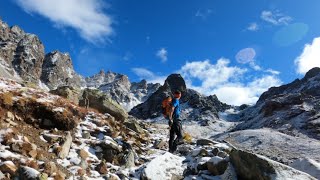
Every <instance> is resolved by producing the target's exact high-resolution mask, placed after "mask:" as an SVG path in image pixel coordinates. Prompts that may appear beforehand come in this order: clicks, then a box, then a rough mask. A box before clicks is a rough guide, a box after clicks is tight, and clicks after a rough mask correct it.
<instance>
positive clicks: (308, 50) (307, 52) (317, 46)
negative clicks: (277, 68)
mask: <svg viewBox="0 0 320 180" xmlns="http://www.w3.org/2000/svg"><path fill="white" fill-rule="evenodd" d="M294 62H295V65H296V72H297V73H299V74H304V73H306V72H307V71H309V70H310V69H312V68H313V67H320V37H317V38H314V39H313V42H312V44H306V45H305V47H304V49H303V52H302V53H301V55H300V56H299V57H297V58H296V59H295V61H294Z"/></svg>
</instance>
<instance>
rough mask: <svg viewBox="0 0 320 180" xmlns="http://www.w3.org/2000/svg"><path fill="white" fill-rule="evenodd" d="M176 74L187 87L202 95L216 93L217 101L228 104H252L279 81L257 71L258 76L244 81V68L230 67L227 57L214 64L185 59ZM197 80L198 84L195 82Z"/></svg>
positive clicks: (278, 83) (279, 82)
mask: <svg viewBox="0 0 320 180" xmlns="http://www.w3.org/2000/svg"><path fill="white" fill-rule="evenodd" d="M261 72H262V71H261ZM179 73H181V75H182V76H183V77H184V78H185V80H186V83H187V86H188V88H192V89H195V90H197V91H199V92H201V93H203V94H205V95H212V94H216V95H217V96H218V98H219V100H221V101H222V102H226V103H228V104H232V105H241V104H254V103H255V102H256V101H257V100H258V98H259V96H260V95H261V94H262V93H263V92H264V91H266V90H268V88H269V87H271V86H279V85H280V84H281V80H280V79H279V78H278V77H277V76H276V75H275V74H271V75H270V74H261V75H260V77H259V78H255V79H251V80H249V81H248V80H246V82H244V79H245V77H246V74H247V73H248V71H247V69H244V68H239V67H236V66H230V65H229V60H227V59H223V58H221V59H219V60H218V61H217V63H216V64H211V63H210V61H209V60H204V61H194V62H187V63H186V64H185V65H184V66H183V67H182V68H181V69H180V71H179ZM199 81H200V82H201V83H200V84H199V83H198V84H197V82H199Z"/></svg>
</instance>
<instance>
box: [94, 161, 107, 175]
mask: <svg viewBox="0 0 320 180" xmlns="http://www.w3.org/2000/svg"><path fill="white" fill-rule="evenodd" d="M96 171H98V172H99V173H100V174H107V173H108V167H107V164H106V163H104V162H101V163H100V164H99V165H98V166H97V167H96Z"/></svg>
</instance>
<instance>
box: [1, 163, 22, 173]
mask: <svg viewBox="0 0 320 180" xmlns="http://www.w3.org/2000/svg"><path fill="white" fill-rule="evenodd" d="M17 169H18V168H17V167H16V165H14V163H13V162H12V161H5V162H3V163H2V165H1V166H0V171H1V172H3V173H9V174H10V175H14V174H15V173H16V171H17Z"/></svg>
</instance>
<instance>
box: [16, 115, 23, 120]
mask: <svg viewBox="0 0 320 180" xmlns="http://www.w3.org/2000/svg"><path fill="white" fill-rule="evenodd" d="M15 118H16V120H18V121H22V120H23V119H22V118H21V117H20V116H18V115H15Z"/></svg>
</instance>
